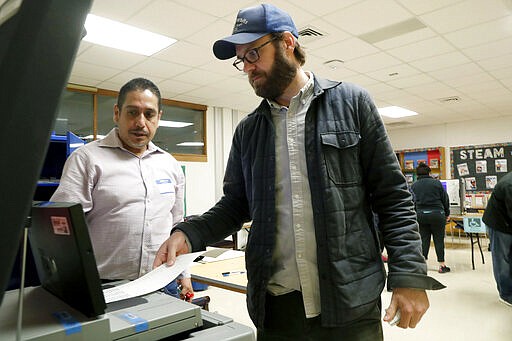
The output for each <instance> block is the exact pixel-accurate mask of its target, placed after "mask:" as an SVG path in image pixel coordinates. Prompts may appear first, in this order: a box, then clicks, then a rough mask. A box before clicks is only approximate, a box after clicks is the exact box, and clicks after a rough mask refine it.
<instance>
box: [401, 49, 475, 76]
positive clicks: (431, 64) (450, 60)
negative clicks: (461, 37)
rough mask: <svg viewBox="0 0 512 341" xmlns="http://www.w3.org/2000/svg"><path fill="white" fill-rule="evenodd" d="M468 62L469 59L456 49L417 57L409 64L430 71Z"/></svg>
mask: <svg viewBox="0 0 512 341" xmlns="http://www.w3.org/2000/svg"><path fill="white" fill-rule="evenodd" d="M469 62H470V60H469V58H468V57H466V56H465V55H463V54H462V53H460V52H458V51H455V52H449V53H445V54H441V55H438V56H433V57H429V58H424V59H419V60H416V61H413V62H411V63H410V64H411V65H412V66H414V67H416V68H418V69H420V70H421V71H424V72H430V71H435V70H441V69H446V68H449V67H452V66H457V65H461V64H467V63H469Z"/></svg>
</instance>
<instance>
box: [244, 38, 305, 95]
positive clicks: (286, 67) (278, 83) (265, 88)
mask: <svg viewBox="0 0 512 341" xmlns="http://www.w3.org/2000/svg"><path fill="white" fill-rule="evenodd" d="M296 74H297V68H296V67H295V65H294V64H293V63H292V62H290V61H288V60H287V59H286V57H285V55H284V52H283V49H282V48H278V49H276V50H275V53H274V64H273V65H272V68H271V69H270V71H269V72H265V71H260V72H255V73H254V74H252V75H251V76H261V75H263V76H264V77H265V78H266V79H265V80H264V81H263V82H262V83H261V84H260V85H257V84H254V83H253V82H252V81H251V79H250V78H249V83H250V84H251V86H252V87H253V89H254V92H255V93H256V95H258V96H259V97H262V98H266V99H271V100H274V99H276V98H277V97H279V96H280V95H282V94H283V92H284V90H285V89H286V88H287V87H288V85H290V83H291V82H292V80H293V79H294V78H295V75H296Z"/></svg>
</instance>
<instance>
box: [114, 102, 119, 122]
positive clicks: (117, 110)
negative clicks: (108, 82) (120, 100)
mask: <svg viewBox="0 0 512 341" xmlns="http://www.w3.org/2000/svg"><path fill="white" fill-rule="evenodd" d="M119 115H121V112H120V110H119V107H118V106H117V103H116V104H114V116H113V117H112V119H113V120H114V123H117V122H118V121H119Z"/></svg>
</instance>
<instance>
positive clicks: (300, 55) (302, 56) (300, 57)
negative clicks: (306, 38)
mask: <svg viewBox="0 0 512 341" xmlns="http://www.w3.org/2000/svg"><path fill="white" fill-rule="evenodd" d="M283 36H284V34H283V32H274V33H272V38H275V40H274V41H273V42H272V43H273V44H274V46H277V44H278V43H279V40H282V39H283ZM293 55H294V56H295V59H297V61H298V62H299V64H300V66H304V64H306V51H305V50H304V48H303V47H302V46H300V44H299V41H298V40H297V39H295V49H294V50H293Z"/></svg>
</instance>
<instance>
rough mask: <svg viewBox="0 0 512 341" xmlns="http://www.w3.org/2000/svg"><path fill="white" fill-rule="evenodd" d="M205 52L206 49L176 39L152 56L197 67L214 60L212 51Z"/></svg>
mask: <svg viewBox="0 0 512 341" xmlns="http://www.w3.org/2000/svg"><path fill="white" fill-rule="evenodd" d="M205 52H206V51H205V50H204V49H203V48H201V47H199V46H196V45H193V44H190V43H187V42H185V41H178V42H177V43H175V44H173V45H171V46H169V47H168V48H166V49H165V50H162V51H160V52H158V53H156V54H155V55H154V56H155V58H158V59H161V60H165V61H168V62H172V63H176V64H182V65H188V66H196V67H197V66H201V65H203V64H206V63H209V62H212V61H213V60H215V56H214V55H213V53H205Z"/></svg>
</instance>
